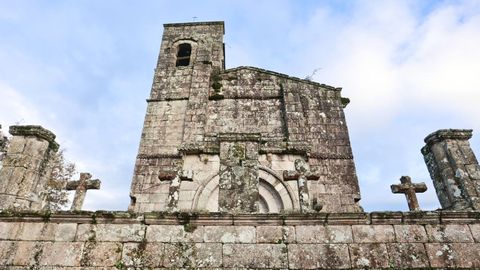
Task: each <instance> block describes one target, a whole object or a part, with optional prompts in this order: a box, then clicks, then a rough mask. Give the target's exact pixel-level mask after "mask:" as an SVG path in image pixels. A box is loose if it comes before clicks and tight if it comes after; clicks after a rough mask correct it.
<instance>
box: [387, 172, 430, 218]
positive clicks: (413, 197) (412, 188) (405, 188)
mask: <svg viewBox="0 0 480 270" xmlns="http://www.w3.org/2000/svg"><path fill="white" fill-rule="evenodd" d="M400 182H401V184H398V185H391V186H390V188H391V189H392V192H393V193H404V194H405V197H406V198H407V202H408V208H409V209H410V211H420V206H419V205H418V200H417V194H416V193H417V192H419V193H422V192H425V191H426V190H427V186H426V185H425V183H423V182H422V183H418V184H414V183H412V180H411V178H410V176H402V177H401V178H400Z"/></svg>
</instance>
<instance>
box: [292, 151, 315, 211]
mask: <svg viewBox="0 0 480 270" xmlns="http://www.w3.org/2000/svg"><path fill="white" fill-rule="evenodd" d="M319 178H320V176H319V175H318V174H316V173H315V172H312V171H310V170H309V169H308V166H307V163H306V162H305V161H304V160H303V159H297V160H295V171H283V180H285V181H288V180H297V181H298V197H299V199H300V211H301V212H309V211H311V210H312V207H311V203H310V199H309V197H308V196H309V195H308V180H318V179H319Z"/></svg>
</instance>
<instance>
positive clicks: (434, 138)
mask: <svg viewBox="0 0 480 270" xmlns="http://www.w3.org/2000/svg"><path fill="white" fill-rule="evenodd" d="M471 137H472V130H471V129H439V130H437V131H435V132H433V133H430V134H429V135H428V136H427V137H425V139H424V141H425V143H426V144H427V145H432V144H434V143H436V142H440V141H443V140H447V139H453V140H468V139H470V138H471Z"/></svg>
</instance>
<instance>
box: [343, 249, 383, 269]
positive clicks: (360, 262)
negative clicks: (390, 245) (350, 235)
mask: <svg viewBox="0 0 480 270" xmlns="http://www.w3.org/2000/svg"><path fill="white" fill-rule="evenodd" d="M349 250H350V258H351V261H352V267H353V268H359V269H362V268H374V269H375V268H387V267H388V266H389V261H388V252H387V246H386V244H350V245H349Z"/></svg>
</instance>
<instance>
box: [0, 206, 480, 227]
mask: <svg viewBox="0 0 480 270" xmlns="http://www.w3.org/2000/svg"><path fill="white" fill-rule="evenodd" d="M0 222H55V223H92V224H96V223H114V224H146V225H151V224H155V225H184V224H189V223H190V224H195V225H208V226H226V225H227V226H228V225H250V226H257V225H258V226H260V225H287V226H288V225H361V224H364V225H376V224H383V225H396V224H451V223H454V224H480V211H419V212H371V213H311V214H302V213H289V214H227V213H201V212H200V213H199V212H176V213H169V212H149V213H134V212H126V211H96V212H90V211H59V212H41V211H39V212H34V211H9V210H1V211H0Z"/></svg>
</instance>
